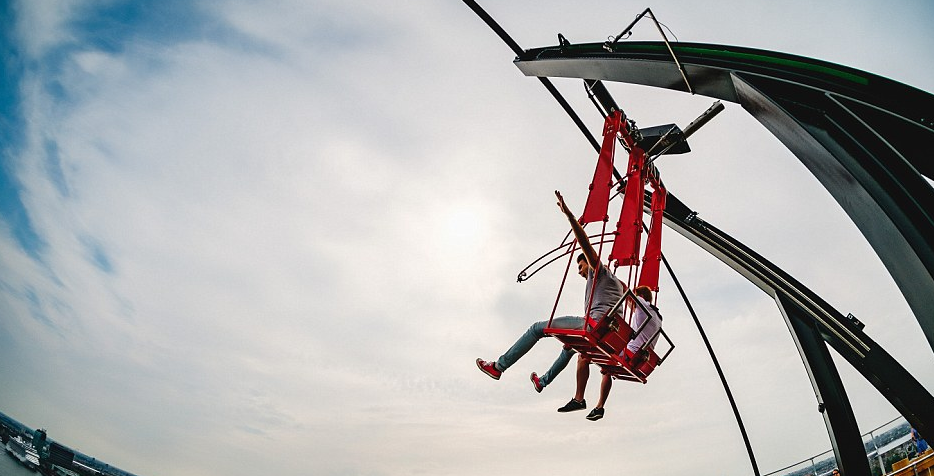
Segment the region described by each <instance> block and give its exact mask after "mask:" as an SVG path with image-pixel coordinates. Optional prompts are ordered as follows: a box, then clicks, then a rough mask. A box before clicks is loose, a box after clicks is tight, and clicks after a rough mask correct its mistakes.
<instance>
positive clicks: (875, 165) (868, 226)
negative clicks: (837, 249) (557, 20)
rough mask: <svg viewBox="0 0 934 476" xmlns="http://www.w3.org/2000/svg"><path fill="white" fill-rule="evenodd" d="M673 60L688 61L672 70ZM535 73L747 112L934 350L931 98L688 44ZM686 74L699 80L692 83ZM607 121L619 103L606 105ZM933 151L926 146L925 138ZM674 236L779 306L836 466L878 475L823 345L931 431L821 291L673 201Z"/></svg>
mask: <svg viewBox="0 0 934 476" xmlns="http://www.w3.org/2000/svg"><path fill="white" fill-rule="evenodd" d="M672 53H674V54H675V55H676V56H677V58H678V59H679V60H680V64H679V65H676V64H675V62H674V61H673V59H672V56H671V55H672ZM516 64H517V66H518V67H519V68H520V70H522V71H523V73H525V74H526V75H534V76H538V77H539V78H540V79H541V78H543V77H549V76H558V77H572V78H581V79H585V81H587V83H588V84H594V80H612V81H624V82H633V83H639V84H646V85H651V86H658V87H666V88H670V89H676V90H687V88H692V89H693V91H694V92H696V93H699V94H705V95H709V96H713V97H717V98H720V99H724V100H728V101H733V102H739V103H740V104H742V105H743V107H744V108H746V109H747V111H749V112H750V113H751V114H753V116H755V117H756V118H757V119H759V120H760V121H761V122H762V123H763V124H764V125H765V126H766V127H767V128H768V129H769V130H770V131H771V132H772V133H773V134H775V135H776V136H777V137H778V138H779V139H780V140H782V142H783V143H785V144H786V146H788V147H789V149H791V150H792V151H793V152H794V153H795V155H796V156H798V157H799V159H800V160H801V161H802V162H803V163H804V164H805V165H806V166H807V167H808V168H809V169H810V170H811V172H812V173H813V174H814V175H815V176H816V177H817V178H818V179H819V180H820V182H821V183H822V184H823V185H824V186H825V187H826V188H827V189H828V190H829V191H830V192H831V194H832V195H833V196H834V197H835V198H836V199H837V201H838V203H840V204H841V206H842V207H843V208H844V210H845V211H846V212H847V213H848V214H849V215H850V217H851V218H852V219H853V220H854V222H855V223H856V225H857V226H858V227H859V228H860V230H862V232H863V233H864V235H865V236H866V238H867V239H868V240H869V242H870V244H871V245H872V246H873V248H874V249H875V250H876V252H877V253H878V254H879V256H880V258H882V260H883V262H884V263H885V264H886V266H887V268H888V269H889V271H890V273H891V274H892V276H893V277H894V278H895V280H896V282H897V283H898V284H899V285H900V287H901V289H902V292H903V293H904V294H905V297H906V299H907V300H908V302H909V305H910V306H911V307H912V310H913V311H914V312H915V315H916V317H917V319H918V322H919V324H920V325H921V327H922V329H923V330H924V332H925V335H926V336H927V338H928V341H929V343H931V344H932V347H934V249H932V242H931V240H932V239H934V232H932V231H934V222H932V218H931V215H930V213H929V212H928V211H927V210H925V209H924V208H923V207H922V204H927V203H934V200H932V199H934V191H932V189H931V187H930V186H929V185H928V184H927V182H926V181H925V180H924V178H923V177H922V173H923V174H924V175H927V176H929V177H930V176H931V172H932V170H934V164H931V163H930V161H929V160H926V159H927V158H926V156H925V153H924V148H925V145H926V144H929V143H931V142H930V140H931V139H934V129H932V124H931V119H930V117H925V116H924V115H923V113H924V112H925V111H932V110H934V108H932V107H930V106H934V97H932V96H931V95H929V94H927V93H924V92H922V91H919V90H916V89H913V88H910V87H908V86H904V85H901V84H899V83H895V82H893V81H890V80H887V79H885V78H881V77H878V76H874V75H870V74H867V73H863V72H861V71H856V70H853V69H850V68H844V67H841V66H837V65H832V64H829V63H825V62H820V61H815V60H810V59H806V58H800V57H795V56H790V55H783V54H779V53H773V52H765V51H759V50H751V49H747V48H736V47H725V46H716V45H697V44H690V45H686V44H684V43H680V44H676V45H666V44H664V43H651V42H650V43H644V42H643V43H628V42H627V43H613V44H587V45H570V44H567V43H565V44H563V45H560V46H555V47H549V48H538V49H534V50H528V51H524V52H522V53H521V54H519V56H518V58H517V59H516ZM682 73H685V74H687V76H688V77H689V78H690V85H687V84H686V82H685V78H684V77H683V75H682ZM599 99H600V101H601V103H603V104H602V105H603V107H604V108H605V109H606V110H610V109H612V108H615V104H614V103H613V102H612V99H611V98H609V97H608V95H607V96H604V97H603V98H599ZM925 139H927V140H925ZM665 220H666V224H668V225H669V226H670V227H672V228H674V229H675V230H677V231H678V232H679V233H681V234H683V235H684V236H686V237H688V238H689V239H691V240H692V241H694V242H695V243H696V244H698V245H699V246H701V247H702V248H704V249H706V250H707V251H708V252H710V253H711V254H713V255H715V256H717V257H718V258H720V259H721V260H723V261H724V262H725V263H727V264H728V265H730V266H731V267H732V268H734V269H735V270H737V271H738V272H739V273H740V274H742V275H744V276H745V277H746V278H747V279H749V280H750V281H751V282H753V283H755V284H756V285H757V286H758V287H760V288H761V289H762V290H763V291H765V292H767V293H768V294H770V295H771V296H772V297H773V298H774V299H775V301H776V303H777V304H778V306H779V309H780V310H781V312H782V315H783V316H784V317H785V320H786V323H787V325H788V328H789V330H790V331H791V333H792V336H793V337H794V339H795V343H796V345H797V346H798V350H799V352H800V353H801V356H802V359H803V361H804V363H805V368H806V369H807V371H808V375H809V377H810V379H811V382H812V385H813V387H814V391H815V395H816V397H817V400H818V408H819V410H820V411H821V413H822V414H823V416H824V419H825V423H826V425H827V429H828V433H829V435H830V439H831V443H832V445H833V448H834V453H835V456H836V458H837V462H838V465H839V466H840V468H841V469H842V470H843V472H844V474H848V475H858V474H859V475H867V476H868V475H869V474H871V473H870V470H869V466H868V464H867V461H866V457H865V454H866V453H865V450H864V447H863V443H862V440H861V438H860V435H859V429H858V427H857V425H856V419H855V416H854V415H853V412H852V408H851V407H850V404H849V400H848V398H847V396H846V391H845V389H844V388H843V384H842V382H841V381H840V377H839V375H838V373H837V370H836V368H835V366H834V363H833V361H832V359H831V358H830V355H829V353H828V349H827V347H826V345H827V344H829V345H830V346H832V347H834V349H835V350H836V351H837V352H838V353H840V355H842V356H843V357H844V358H845V359H846V360H847V361H848V362H849V363H850V364H851V365H853V366H854V368H856V369H857V370H858V371H859V372H860V373H861V374H862V375H863V376H864V377H865V378H866V379H867V380H868V381H869V382H870V383H872V384H873V385H874V386H875V387H876V388H877V389H878V390H879V392H880V393H881V394H882V395H883V396H885V397H886V398H887V399H888V400H889V401H890V402H891V403H892V404H893V406H895V408H896V409H898V410H899V411H900V412H901V413H902V414H903V415H904V416H905V417H906V419H907V420H908V421H909V422H910V423H911V424H912V425H913V426H915V427H916V428H918V429H919V430H920V431H921V432H922V433H924V432H925V431H927V432H928V433H930V432H931V431H934V407H932V405H934V398H932V396H931V395H930V393H929V392H928V391H927V390H926V389H925V388H924V387H923V386H921V385H920V384H919V383H918V382H917V381H916V380H915V379H914V378H913V377H912V376H911V375H910V374H909V373H908V372H907V371H906V370H905V369H904V368H903V367H902V366H901V365H900V364H898V362H897V361H895V360H894V359H893V358H892V357H891V356H890V355H889V354H888V353H886V352H885V351H884V350H883V349H882V348H881V347H879V346H878V345H877V344H876V343H875V342H873V341H872V340H871V339H870V338H869V337H868V336H866V335H865V333H863V332H862V324H861V323H859V322H858V321H856V320H855V319H852V318H851V317H850V316H848V317H844V316H843V315H841V314H840V313H839V312H837V311H836V310H835V309H833V308H832V307H830V306H829V305H828V304H827V303H826V302H824V301H823V300H822V299H820V298H819V297H818V296H816V295H815V294H814V293H813V292H811V291H810V290H808V289H807V288H806V287H804V286H803V285H801V284H800V283H798V282H797V281H796V280H794V279H793V278H791V277H790V276H788V275H787V274H786V273H784V272H783V271H782V270H781V269H780V268H778V267H777V266H775V265H773V264H772V263H770V262H768V261H767V260H765V259H764V258H762V257H761V256H759V255H758V254H756V253H755V252H754V251H752V250H750V249H748V248H747V247H745V246H744V245H742V244H741V243H739V242H738V241H736V240H734V239H732V238H731V237H729V236H728V235H727V234H725V233H723V232H722V231H720V230H718V229H716V227H713V226H712V225H710V224H708V223H706V222H704V221H703V220H701V219H699V218H698V217H697V215H696V213H694V212H693V211H691V210H690V208H688V207H687V206H685V205H684V204H683V203H682V202H680V201H679V200H678V199H677V198H676V197H673V196H669V205H668V209H667V210H666V213H665Z"/></svg>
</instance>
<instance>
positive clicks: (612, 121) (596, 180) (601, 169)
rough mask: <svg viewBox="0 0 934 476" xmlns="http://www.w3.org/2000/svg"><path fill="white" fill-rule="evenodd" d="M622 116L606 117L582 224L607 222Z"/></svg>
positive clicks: (615, 113) (611, 115)
mask: <svg viewBox="0 0 934 476" xmlns="http://www.w3.org/2000/svg"><path fill="white" fill-rule="evenodd" d="M621 120H622V114H621V113H620V112H619V111H614V112H613V113H611V114H610V115H608V116H606V121H604V123H603V146H602V147H601V148H600V155H599V157H597V168H596V170H594V173H593V181H592V182H590V194H589V195H587V204H586V205H584V214H583V215H581V218H580V223H581V224H582V225H583V224H585V223H591V222H595V221H604V222H605V221H607V220H608V219H609V216H607V213H606V210H607V208H608V207H609V205H610V189H611V188H613V156H614V155H615V153H616V135H617V133H619V129H620V122H621Z"/></svg>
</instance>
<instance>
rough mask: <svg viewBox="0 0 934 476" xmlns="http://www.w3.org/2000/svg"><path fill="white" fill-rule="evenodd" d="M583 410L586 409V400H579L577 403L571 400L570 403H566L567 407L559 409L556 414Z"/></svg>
mask: <svg viewBox="0 0 934 476" xmlns="http://www.w3.org/2000/svg"><path fill="white" fill-rule="evenodd" d="M585 408H587V400H581V401H579V402H578V401H577V400H574V399H573V398H572V399H571V401H570V402H568V403H567V405H565V406H563V407H561V408H559V409H558V412H560V413H567V412H576V411H577V410H583V409H585Z"/></svg>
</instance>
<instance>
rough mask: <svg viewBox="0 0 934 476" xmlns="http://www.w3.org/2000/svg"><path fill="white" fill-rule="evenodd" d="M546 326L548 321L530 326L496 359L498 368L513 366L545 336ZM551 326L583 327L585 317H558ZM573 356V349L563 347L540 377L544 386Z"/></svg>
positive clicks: (565, 327)
mask: <svg viewBox="0 0 934 476" xmlns="http://www.w3.org/2000/svg"><path fill="white" fill-rule="evenodd" d="M546 327H548V321H538V322H536V323H535V324H532V325H531V326H529V328H528V330H526V331H525V333H524V334H522V335H521V336H520V337H519V340H517V341H516V343H515V344H513V345H512V347H510V348H509V350H507V351H506V353H505V354H503V355H501V356H500V357H499V359H496V368H497V369H499V370H501V371H505V370H506V369H508V368H509V367H512V364H514V363H516V361H517V360H519V358H521V357H522V356H523V355H525V353H526V352H528V351H529V350H530V349H531V348H532V347H533V346H534V345H535V343H536V342H538V340H539V339H541V338H542V337H545V328H546ZM551 327H556V328H560V329H582V328H583V327H584V318H583V317H578V316H563V317H556V318H554V319H553V320H552V321H551ZM573 356H574V351H573V350H570V349H565V348H563V347H562V348H561V353H560V354H558V358H557V359H555V361H554V363H552V364H551V368H550V369H548V371H547V372H545V373H544V374H543V375H542V376H541V377H540V378H539V382H540V383H541V384H542V386H545V385H548V384H549V383H550V382H551V381H552V380H554V378H555V377H557V376H558V374H559V373H561V371H562V370H564V368H565V367H567V365H568V362H570V361H571V357H573Z"/></svg>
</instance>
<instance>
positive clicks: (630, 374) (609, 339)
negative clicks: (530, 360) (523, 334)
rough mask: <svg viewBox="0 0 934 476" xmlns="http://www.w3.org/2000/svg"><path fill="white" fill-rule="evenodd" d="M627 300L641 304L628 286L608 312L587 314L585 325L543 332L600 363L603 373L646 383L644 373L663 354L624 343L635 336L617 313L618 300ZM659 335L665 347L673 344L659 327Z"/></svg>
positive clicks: (653, 338) (650, 370) (657, 363)
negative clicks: (595, 316)
mask: <svg viewBox="0 0 934 476" xmlns="http://www.w3.org/2000/svg"><path fill="white" fill-rule="evenodd" d="M627 300H629V301H630V302H633V303H636V305H638V306H642V304H641V303H638V302H637V301H636V299H635V295H634V294H633V293H632V291H631V290H627V291H626V293H625V294H624V295H623V297H622V298H621V299H620V300H619V302H618V303H617V304H616V305H615V306H613V309H611V311H610V314H611V315H610V316H607V317H605V318H603V319H601V320H600V321H599V322H595V321H594V320H593V319H592V318H590V317H588V318H587V325H586V328H585V329H561V328H554V327H547V328H545V335H546V336H552V337H554V338H556V339H558V340H560V341H561V342H562V343H563V344H564V346H565V347H566V348H569V349H573V350H575V351H577V352H578V353H579V354H580V355H582V356H584V357H585V358H587V359H589V360H590V362H591V363H594V364H597V365H599V366H600V370H601V372H602V373H604V374H608V375H612V376H613V377H615V378H617V379H619V380H628V381H632V382H642V383H646V380H647V379H648V376H649V375H650V374H651V373H652V371H653V370H655V367H657V366H658V365H659V364H661V363H662V361H664V359H665V357H667V356H668V353H667V352H666V353H665V356H664V357H659V355H658V354H656V353H655V350H653V349H651V348H646V347H648V346H645V345H644V346H643V349H641V350H639V351H638V352H635V353H633V352H632V351H630V350H629V349H628V348H627V347H626V346H627V344H629V342H630V340H632V339H633V338H635V335H634V334H635V332H634V331H633V329H632V327H631V326H630V325H629V323H627V322H626V320H625V319H623V317H622V316H620V313H619V311H618V310H619V309H620V308H622V307H623V306H622V304H623V303H624V302H625V301H627ZM659 335H661V336H663V337H664V338H665V339H666V340H668V342H669V351H668V352H671V349H672V348H673V347H674V346H673V345H672V344H671V341H670V340H669V339H668V336H667V335H665V333H664V331H662V330H659ZM654 340H655V336H653V337H652V338H651V339H648V340H647V342H652V341H654Z"/></svg>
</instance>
